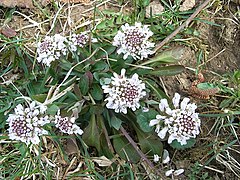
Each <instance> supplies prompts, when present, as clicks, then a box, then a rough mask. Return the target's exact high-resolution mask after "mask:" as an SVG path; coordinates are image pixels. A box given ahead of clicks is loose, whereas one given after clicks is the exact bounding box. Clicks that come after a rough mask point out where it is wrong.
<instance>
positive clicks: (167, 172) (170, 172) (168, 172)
mask: <svg viewBox="0 0 240 180" xmlns="http://www.w3.org/2000/svg"><path fill="white" fill-rule="evenodd" d="M173 171H174V170H173V169H170V170H168V171H166V172H165V176H170V175H171V174H172V173H173Z"/></svg>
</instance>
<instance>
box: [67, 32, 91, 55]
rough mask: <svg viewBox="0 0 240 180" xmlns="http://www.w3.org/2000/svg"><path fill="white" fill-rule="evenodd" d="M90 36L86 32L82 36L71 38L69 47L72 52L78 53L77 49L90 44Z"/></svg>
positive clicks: (74, 35) (76, 35) (75, 35)
mask: <svg viewBox="0 0 240 180" xmlns="http://www.w3.org/2000/svg"><path fill="white" fill-rule="evenodd" d="M88 39H89V36H88V35H87V33H86V32H83V33H81V34H73V35H72V36H71V37H70V38H69V47H70V50H71V51H73V52H74V51H77V47H81V48H82V47H84V46H85V45H86V44H87V42H88Z"/></svg>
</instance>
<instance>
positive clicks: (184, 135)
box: [149, 93, 201, 145]
mask: <svg viewBox="0 0 240 180" xmlns="http://www.w3.org/2000/svg"><path fill="white" fill-rule="evenodd" d="M189 101H190V99H189V98H184V99H183V100H182V102H181V103H180V95H179V94H178V93H175V96H174V98H173V99H172V103H173V109H171V108H170V107H169V104H168V102H167V99H162V100H161V101H160V104H159V109H160V111H161V112H162V113H163V115H157V116H156V119H153V120H151V121H150V124H149V125H150V126H156V129H155V132H156V133H158V136H159V137H160V138H161V139H164V138H165V136H166V135H167V133H168V135H169V136H168V143H169V144H171V143H172V142H173V140H177V141H178V142H179V143H180V144H181V145H186V144H187V140H189V139H190V138H196V136H197V135H198V134H199V133H200V130H199V129H200V124H201V121H200V119H199V118H198V113H196V112H195V110H196V109H197V106H196V105H195V104H194V103H189Z"/></svg>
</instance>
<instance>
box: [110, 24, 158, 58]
mask: <svg viewBox="0 0 240 180" xmlns="http://www.w3.org/2000/svg"><path fill="white" fill-rule="evenodd" d="M152 35H153V32H152V31H151V30H150V29H149V28H148V26H147V25H142V24H141V23H137V22H136V23H135V25H134V26H130V25H129V24H128V23H126V24H125V25H122V26H121V30H120V31H118V33H117V35H116V36H115V37H114V41H113V45H114V46H117V47H118V51H117V53H118V54H121V53H123V54H124V56H123V58H124V59H126V58H127V57H128V56H132V57H133V58H134V59H141V60H142V59H143V58H147V57H148V55H150V54H153V53H154V52H153V51H152V50H151V49H152V48H153V47H154V43H152V42H150V41H149V38H150V37H151V36H152Z"/></svg>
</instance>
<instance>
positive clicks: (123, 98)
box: [102, 69, 146, 114]
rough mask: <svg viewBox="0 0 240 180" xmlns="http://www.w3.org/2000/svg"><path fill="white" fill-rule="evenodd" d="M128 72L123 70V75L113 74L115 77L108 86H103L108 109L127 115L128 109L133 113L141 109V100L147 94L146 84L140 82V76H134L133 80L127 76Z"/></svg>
mask: <svg viewBox="0 0 240 180" xmlns="http://www.w3.org/2000/svg"><path fill="white" fill-rule="evenodd" d="M125 73H126V70H125V69H122V70H121V75H118V74H117V73H115V72H114V73H113V76H114V77H112V78H111V80H110V82H109V84H107V85H103V86H102V88H103V90H104V93H107V98H106V99H105V101H108V102H107V104H106V107H107V108H108V109H114V110H115V112H116V113H119V112H120V113H121V112H122V113H124V114H127V108H131V109H132V110H133V111H135V110H136V109H138V108H139V107H140V104H139V100H140V99H142V98H143V97H144V96H145V95H146V92H145V91H144V89H145V84H144V83H143V82H142V81H141V80H139V78H138V74H136V73H135V74H134V75H133V76H132V77H131V78H127V77H126V76H125Z"/></svg>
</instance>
